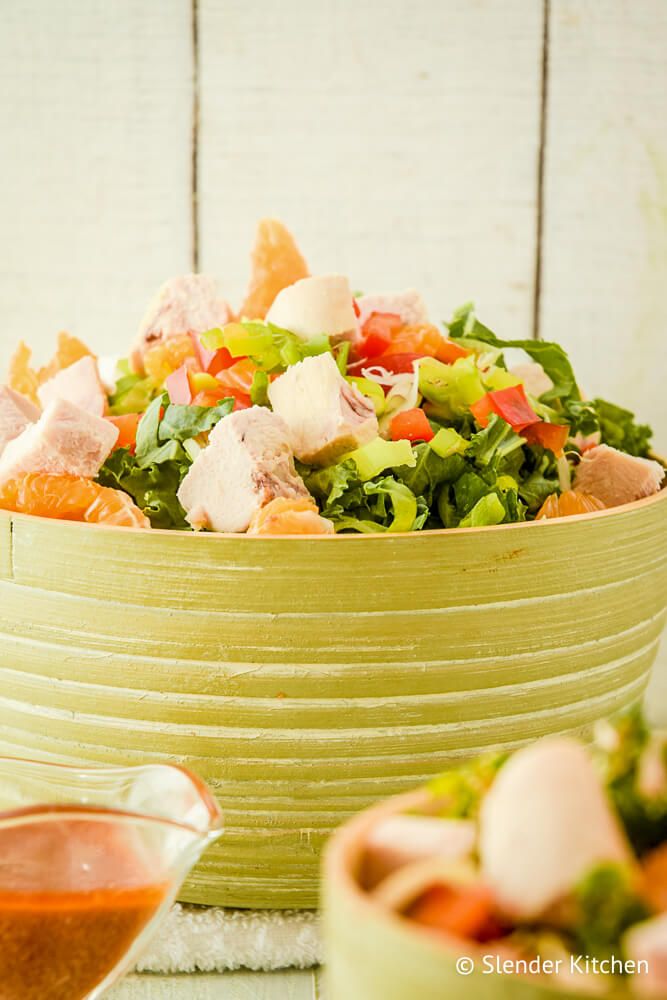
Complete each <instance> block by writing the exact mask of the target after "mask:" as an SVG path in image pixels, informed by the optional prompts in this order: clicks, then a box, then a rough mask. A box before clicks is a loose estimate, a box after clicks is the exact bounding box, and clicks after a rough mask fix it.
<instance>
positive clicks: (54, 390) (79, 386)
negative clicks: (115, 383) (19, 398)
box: [37, 355, 107, 417]
mask: <svg viewBox="0 0 667 1000" xmlns="http://www.w3.org/2000/svg"><path fill="white" fill-rule="evenodd" d="M37 395H38V396H39V401H40V403H41V404H42V406H44V407H46V406H48V405H49V403H52V402H53V401H54V400H55V399H67V400H69V402H70V403H75V404H76V406H80V407H81V409H82V410H88V412H89V413H94V414H95V415H96V416H98V417H101V416H103V415H104V413H105V411H106V408H107V397H106V393H105V391H104V387H103V385H102V380H101V378H100V373H99V370H98V367H97V361H96V360H95V358H93V357H91V356H90V355H87V356H86V357H85V358H80V359H79V361H75V362H74V364H73V365H70V366H69V367H68V368H63V369H62V371H59V372H58V374H57V375H54V376H53V378H50V379H49V380H48V382H45V383H44V385H42V386H40V387H39V389H38V390H37Z"/></svg>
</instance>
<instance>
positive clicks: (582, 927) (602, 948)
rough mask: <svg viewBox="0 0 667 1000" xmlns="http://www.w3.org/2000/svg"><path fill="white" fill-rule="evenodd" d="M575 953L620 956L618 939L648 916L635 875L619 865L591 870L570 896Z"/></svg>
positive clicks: (597, 956)
mask: <svg viewBox="0 0 667 1000" xmlns="http://www.w3.org/2000/svg"><path fill="white" fill-rule="evenodd" d="M573 912H574V913H575V918H574V925H573V927H572V928H571V931H572V933H573V936H574V939H575V944H576V947H575V953H577V952H578V953H579V954H582V955H591V956H595V957H596V958H601V959H602V958H608V957H610V956H612V955H619V954H621V939H622V937H623V934H624V933H625V931H626V930H627V929H628V928H629V927H631V926H632V925H633V924H636V923H638V922H639V921H641V920H645V919H646V918H647V917H648V916H650V910H649V908H648V907H647V905H646V904H645V903H644V901H643V900H642V899H641V897H640V895H639V893H638V891H637V886H636V878H635V876H634V873H633V872H632V871H631V870H630V869H629V868H627V867H624V866H622V865H619V864H612V863H604V864H600V865H597V866H596V867H595V868H593V869H592V870H591V871H590V872H588V874H587V875H586V876H584V878H583V879H582V880H581V882H580V883H579V884H578V885H577V886H576V887H575V889H574V893H573Z"/></svg>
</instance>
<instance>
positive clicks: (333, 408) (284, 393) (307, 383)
mask: <svg viewBox="0 0 667 1000" xmlns="http://www.w3.org/2000/svg"><path fill="white" fill-rule="evenodd" d="M268 391H269V400H270V401H271V406H272V407H273V410H274V413H277V414H278V416H279V417H282V419H283V420H284V421H285V423H286V424H287V426H288V428H289V433H290V440H291V442H292V449H293V451H294V454H295V455H296V457H297V458H298V459H299V460H300V461H301V462H306V463H307V464H309V465H329V464H330V463H331V462H334V461H335V460H336V459H337V458H338V457H339V456H340V455H343V454H345V452H348V451H354V450H355V448H359V447H360V446H361V445H363V444H367V443H368V442H369V441H372V440H373V438H375V437H377V435H378V421H377V417H376V415H375V407H374V406H373V404H372V402H371V401H370V400H369V399H367V398H366V396H363V395H362V394H361V393H360V392H359V390H358V389H357V387H356V386H355V385H352V384H351V383H349V382H347V381H346V380H345V379H344V378H343V376H342V375H341V373H340V371H339V369H338V366H337V364H336V362H335V361H334V359H333V355H331V354H329V353H326V354H318V355H316V356H315V357H312V358H305V359H304V360H303V361H300V362H299V363H298V364H296V365H291V366H290V367H289V368H288V369H287V371H286V372H285V373H284V374H283V375H281V376H280V377H279V378H277V379H275V381H273V382H272V383H271V385H270V386H269V390H268Z"/></svg>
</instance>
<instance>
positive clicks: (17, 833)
mask: <svg viewBox="0 0 667 1000" xmlns="http://www.w3.org/2000/svg"><path fill="white" fill-rule="evenodd" d="M221 831H222V815H221V813H220V810H219V808H218V805H217V803H216V802H215V800H214V799H213V797H212V796H211V794H210V793H209V791H208V789H207V788H206V786H205V785H204V784H203V783H202V782H201V781H200V780H199V779H198V778H196V777H195V776H194V775H192V774H190V773H189V772H188V771H186V770H185V769H183V768H180V767H172V766H169V765H160V764H157V765H148V766H143V767H128V768H120V767H117V768H116V767H115V768H108V767H94V768H93V767H91V768H81V767H67V766H63V765H59V764H45V763H40V762H37V761H29V760H15V759H11V758H3V757H0V1000H84V998H89V1000H92V998H95V997H99V996H101V995H102V993H103V992H104V991H105V990H107V989H108V988H109V987H110V986H111V985H112V984H113V983H115V982H116V980H117V979H118V978H120V976H121V975H122V974H123V973H124V972H125V971H127V970H128V969H129V968H131V967H132V966H133V964H134V963H135V962H136V959H137V957H138V955H139V953H140V952H141V951H142V950H143V949H144V948H145V946H146V943H147V941H148V939H149V938H150V937H151V934H152V933H153V931H154V930H155V929H156V927H157V925H158V923H159V921H160V918H161V917H162V915H163V914H164V913H165V911H166V910H167V909H168V908H169V906H170V905H171V903H172V902H173V900H174V898H175V896H176V893H177V892H178V890H179V888H180V886H181V885H182V883H183V880H184V879H185V877H186V875H187V873H188V871H189V870H190V868H191V867H192V866H193V864H195V862H196V861H197V860H198V859H199V857H200V855H201V854H202V852H203V851H204V850H205V849H206V847H207V846H208V845H209V844H210V843H211V842H212V841H213V840H215V839H216V838H217V837H218V836H219V835H220V833H221Z"/></svg>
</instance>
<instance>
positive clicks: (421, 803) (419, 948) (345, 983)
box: [323, 790, 667, 1000]
mask: <svg viewBox="0 0 667 1000" xmlns="http://www.w3.org/2000/svg"><path fill="white" fill-rule="evenodd" d="M427 802H428V797H427V794H426V793H425V792H424V791H423V790H419V791H416V792H410V793H408V794H406V795H400V796H397V797H396V798H394V799H389V800H388V801H386V802H382V803H380V804H379V805H376V806H374V807H373V808H371V809H368V810H366V811H365V812H363V813H361V814H360V815H359V816H356V817H355V818H354V819H352V820H351V821H350V822H348V823H347V824H346V825H345V826H343V827H342V828H341V829H340V830H339V831H338V832H337V833H336V834H335V836H334V837H333V838H332V839H331V841H330V843H329V845H328V847H327V851H326V855H325V860H324V887H323V896H324V937H325V961H326V992H327V1000H416V998H418V1000H443V997H446V998H447V1000H585V998H588V1000H590V997H591V995H592V994H591V992H590V990H589V992H585V989H584V988H583V987H582V991H581V992H579V991H575V990H574V989H569V988H568V989H558V988H556V985H555V981H554V982H553V985H551V984H550V983H549V979H548V977H544V978H541V979H539V980H538V979H537V978H533V977H525V978H524V977H522V976H516V975H508V974H504V975H500V974H497V973H489V972H487V973H484V972H483V971H482V970H483V969H484V964H483V956H484V954H485V953H486V952H485V949H484V946H483V945H476V944H473V943H470V944H467V943H466V944H464V945H463V946H462V945H461V942H460V941H457V940H456V939H454V938H451V939H450V940H449V941H448V940H447V939H446V938H445V937H444V936H440V935H435V934H432V933H430V932H429V931H425V930H423V929H422V928H420V927H418V926H416V925H415V924H413V923H411V922H410V921H409V920H406V919H405V918H404V917H402V916H400V915H398V914H395V913H391V912H390V911H388V910H385V909H384V908H383V907H381V906H379V905H378V903H376V902H375V900H374V899H373V898H372V896H370V895H368V894H367V893H366V892H364V891H363V890H362V888H361V886H360V884H359V872H360V869H361V863H362V859H363V852H364V845H365V843H366V841H367V839H368V834H369V832H370V831H371V829H372V828H373V827H374V826H375V824H376V823H378V822H379V821H380V820H382V819H384V818H386V817H387V816H393V815H396V814H397V813H401V812H407V811H420V810H421V809H422V808H425V807H426V805H427ZM487 951H488V950H487ZM461 955H465V956H466V957H468V958H472V959H473V962H474V963H475V969H474V971H473V972H472V973H470V974H466V975H462V974H461V973H460V972H458V971H457V968H456V959H457V958H459V957H460V956H461ZM594 995H595V996H598V995H599V994H597V993H596V994H594ZM600 995H601V996H603V997H604V1000H623V998H625V1000H629V998H630V997H631V996H635V994H630V993H628V992H624V991H623V990H622V989H618V990H616V991H614V992H608V993H604V994H600ZM656 1000H660V998H656ZM665 1000H667V998H665Z"/></svg>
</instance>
